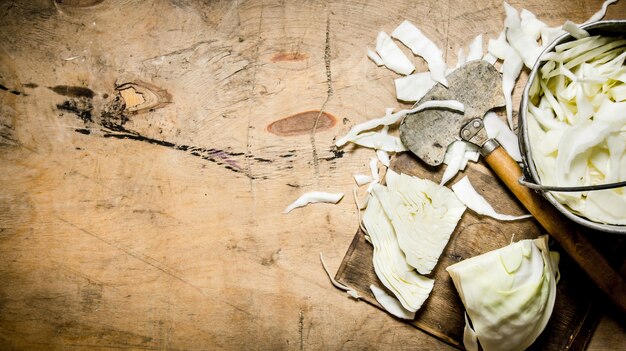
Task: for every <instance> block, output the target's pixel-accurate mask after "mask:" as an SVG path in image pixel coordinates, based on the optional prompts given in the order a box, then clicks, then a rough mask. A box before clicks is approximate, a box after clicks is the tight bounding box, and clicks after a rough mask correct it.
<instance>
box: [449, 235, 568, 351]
mask: <svg viewBox="0 0 626 351" xmlns="http://www.w3.org/2000/svg"><path fill="white" fill-rule="evenodd" d="M446 270H447V271H448V273H449V274H450V277H451V278H452V281H453V282H454V286H455V288H456V290H457V291H458V293H459V296H460V297H461V301H462V302H463V305H464V306H465V310H466V313H467V317H469V321H467V319H466V323H467V324H466V327H465V333H464V340H465V342H466V343H467V344H466V345H465V346H466V348H467V349H468V350H476V349H477V348H476V345H475V340H478V343H480V346H481V347H482V349H483V350H485V351H490V350H499V351H509V350H510V351H515V350H524V349H526V348H527V347H529V346H530V345H531V344H532V343H533V342H534V341H535V340H536V339H537V337H538V336H539V335H540V334H541V332H542V331H543V330H544V328H545V326H546V324H547V323H548V320H549V319H550V316H551V314H552V310H553V308H554V301H555V298H556V283H557V279H558V254H556V253H554V252H553V253H551V252H550V251H549V250H548V238H547V236H542V237H540V238H538V239H535V240H522V241H519V242H516V243H512V244H510V245H508V246H505V247H503V248H501V249H498V250H494V251H491V252H487V253H485V254H482V255H479V256H475V257H472V258H469V259H466V260H464V261H461V262H459V263H456V264H453V265H451V266H449V267H448V268H447V269H446ZM470 322H471V325H470Z"/></svg>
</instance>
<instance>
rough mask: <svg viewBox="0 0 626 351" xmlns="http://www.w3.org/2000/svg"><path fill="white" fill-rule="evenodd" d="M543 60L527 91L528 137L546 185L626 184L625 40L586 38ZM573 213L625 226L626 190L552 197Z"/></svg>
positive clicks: (599, 37) (555, 195)
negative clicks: (621, 182)
mask: <svg viewBox="0 0 626 351" xmlns="http://www.w3.org/2000/svg"><path fill="white" fill-rule="evenodd" d="M577 35H579V36H580V37H581V39H578V40H573V41H570V42H566V43H563V44H560V45H557V46H556V47H555V50H554V51H553V52H550V53H547V54H545V55H544V56H543V57H542V60H544V61H545V62H544V64H543V66H542V67H541V69H540V70H539V71H538V72H537V73H538V74H537V78H536V81H534V82H533V83H534V85H533V86H532V89H531V90H530V94H529V109H528V116H529V118H528V133H529V139H530V145H531V152H532V157H533V160H534V162H535V166H536V167H537V171H538V173H539V177H540V179H541V183H542V184H544V185H556V186H564V187H571V186H585V185H596V184H605V183H613V182H619V181H626V113H625V112H624V111H626V83H625V82H626V66H624V60H625V58H626V40H624V39H623V38H619V37H601V36H588V33H587V36H585V35H582V34H581V33H578V32H577ZM552 195H553V196H554V197H555V198H556V199H557V200H558V201H559V202H561V203H562V204H564V205H566V206H567V207H569V208H570V209H571V210H572V211H573V212H575V213H577V214H579V215H581V216H584V217H587V218H588V219H590V220H592V221H596V222H600V223H608V224H617V225H624V224H626V189H624V188H623V187H622V188H616V189H609V190H599V191H589V192H552Z"/></svg>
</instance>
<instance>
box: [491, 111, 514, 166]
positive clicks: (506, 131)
mask: <svg viewBox="0 0 626 351" xmlns="http://www.w3.org/2000/svg"><path fill="white" fill-rule="evenodd" d="M483 123H484V125H485V130H486V131H487V136H488V137H489V138H490V139H495V140H497V141H498V143H500V145H502V147H503V148H504V149H505V150H506V152H507V153H508V154H509V155H510V156H511V158H513V159H514V160H515V161H516V162H522V153H521V152H520V149H519V140H518V139H517V135H516V134H515V133H514V132H513V131H512V130H511V129H510V128H509V126H508V125H507V124H506V123H504V121H502V120H501V119H500V117H498V115H497V114H496V113H495V112H493V111H490V112H487V114H486V115H485V117H484V118H483Z"/></svg>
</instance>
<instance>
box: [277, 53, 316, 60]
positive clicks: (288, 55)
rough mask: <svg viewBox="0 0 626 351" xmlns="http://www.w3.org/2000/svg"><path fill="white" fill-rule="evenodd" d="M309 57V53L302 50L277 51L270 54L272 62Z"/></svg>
mask: <svg viewBox="0 0 626 351" xmlns="http://www.w3.org/2000/svg"><path fill="white" fill-rule="evenodd" d="M308 58H309V54H307V53H302V52H277V53H275V54H274V56H272V62H283V61H302V60H306V59H308Z"/></svg>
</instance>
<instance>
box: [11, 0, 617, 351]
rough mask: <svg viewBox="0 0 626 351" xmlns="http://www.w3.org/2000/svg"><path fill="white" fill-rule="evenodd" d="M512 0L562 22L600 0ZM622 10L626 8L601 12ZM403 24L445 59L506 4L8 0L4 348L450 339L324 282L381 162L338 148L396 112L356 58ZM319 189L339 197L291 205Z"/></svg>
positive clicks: (611, 339) (611, 334)
mask: <svg viewBox="0 0 626 351" xmlns="http://www.w3.org/2000/svg"><path fill="white" fill-rule="evenodd" d="M511 4H512V5H513V6H515V7H516V8H518V9H521V8H522V7H524V8H527V9H529V10H530V11H532V12H534V13H535V14H536V15H537V16H538V17H539V19H541V20H543V21H544V22H546V23H547V24H549V25H558V24H562V23H563V22H564V20H566V19H570V20H572V21H574V22H582V21H584V20H586V19H587V18H588V17H589V16H590V15H592V14H593V13H594V12H595V11H596V10H598V9H599V8H600V6H601V4H602V1H600V0H585V1H567V0H560V1H545V0H529V1H512V2H511ZM625 17H626V3H625V2H621V3H617V4H614V5H611V6H610V7H609V9H608V14H607V18H625ZM404 19H409V20H411V21H412V22H414V23H415V24H416V25H417V26H418V27H420V28H421V29H422V30H423V32H424V33H425V34H427V35H428V36H429V37H431V38H432V39H433V40H434V41H435V42H436V43H438V44H439V45H440V46H441V47H442V49H443V50H444V51H445V57H446V59H447V61H448V62H449V63H450V64H454V63H455V62H456V52H457V49H458V48H459V47H461V46H467V44H469V42H470V41H471V39H473V38H474V37H475V36H476V35H478V34H481V33H482V34H485V35H486V37H485V39H486V40H487V39H488V38H493V37H495V36H496V35H497V34H498V33H499V32H500V31H501V30H502V27H503V19H504V10H503V5H502V2H501V1H495V0H477V1H461V0H446V1H441V0H421V1H406V0H398V1H365V0H351V1H336V2H331V1H285V0H282V1H280V0H278V1H267V0H258V1H257V0H254V1H211V2H201V1H193V0H170V1H166V0H159V1H130V0H116V1H113V0H111V1H109V0H104V1H102V0H64V1H61V0H56V1H53V0H38V1H26V0H24V1H3V2H1V3H0V84H1V85H2V87H0V88H2V90H1V91H0V349H3V350H4V349H17V350H36V349H80V350H83V349H84V350H108V349H118V348H123V349H138V350H140V349H150V350H152V349H159V350H170V349H171V350H198V349H246V350H247V349H260V350H276V349H307V350H317V349H412V350H432V349H448V348H450V347H449V346H448V345H446V344H444V343H442V342H440V341H438V340H436V339H434V338H432V337H430V336H429V335H427V334H425V333H423V332H421V331H420V330H418V329H415V328H414V327H412V326H409V325H406V324H404V323H402V322H399V321H397V320H395V319H393V318H391V317H390V316H388V315H386V314H385V313H383V312H381V311H380V310H378V309H376V308H374V307H372V306H371V305H368V304H366V303H363V302H357V301H354V300H352V299H350V298H348V297H347V296H346V295H345V294H344V293H342V292H341V291H339V290H337V289H335V288H333V287H332V286H331V285H330V282H329V281H328V278H327V276H326V275H325V273H324V271H323V270H322V267H321V265H320V262H319V253H320V252H323V253H324V255H325V257H326V261H327V264H328V265H329V268H330V269H331V271H332V273H334V272H335V271H336V269H337V267H338V266H339V264H340V262H341V260H342V258H343V255H344V253H345V252H346V249H347V248H348V246H349V245H350V242H351V240H352V237H353V235H354V233H355V231H356V229H357V223H358V222H357V213H356V210H355V206H354V204H353V202H352V201H351V195H350V194H351V191H352V188H353V184H354V181H353V179H352V174H354V173H358V172H359V173H367V172H368V170H369V168H368V162H369V158H370V157H371V156H372V152H371V151H370V150H364V149H356V148H353V147H347V148H346V149H345V150H343V151H337V150H335V149H334V148H333V141H334V139H335V138H336V137H338V136H341V135H343V134H344V133H345V132H346V131H347V130H348V129H349V128H350V127H351V126H352V125H354V124H355V123H358V122H362V121H365V120H367V119H370V118H373V117H378V116H381V115H383V114H384V111H385V108H386V107H396V108H401V107H404V106H406V105H402V104H400V103H398V102H397V101H396V99H395V96H394V95H395V91H394V86H393V78H394V77H396V76H395V75H394V73H392V72H390V71H388V70H386V69H384V68H378V67H376V66H375V65H374V64H373V63H372V62H371V61H369V60H368V59H367V57H366V55H365V50H366V47H367V46H370V47H373V46H374V45H375V38H376V34H377V32H378V31H379V30H385V31H387V32H390V31H392V30H393V29H394V28H395V27H396V26H397V25H398V24H399V23H400V22H401V21H403V20H404ZM486 40H485V41H486ZM413 61H414V62H416V64H417V67H418V70H425V69H426V67H425V65H424V63H423V62H421V61H419V60H418V59H417V58H416V59H413ZM524 80H525V78H524V77H522V78H521V80H520V82H519V84H518V85H520V86H521V85H522V84H523V82H524ZM520 90H521V89H517V92H518V93H517V94H516V96H515V99H516V100H515V102H516V104H517V102H519V94H520V93H519V92H520ZM122 101H124V102H126V105H123V104H121V102H122ZM319 111H321V112H322V113H320V112H319ZM318 116H319V117H320V123H319V125H318V127H317V128H315V130H314V131H313V130H312V129H313V128H312V126H313V121H315V119H316V118H318ZM313 190H321V191H332V192H339V191H341V192H345V193H346V197H345V198H344V200H343V201H342V202H340V203H339V204H338V205H328V204H322V205H315V206H308V207H306V208H303V209H297V210H295V211H294V212H292V213H290V214H288V215H284V214H282V211H283V209H284V208H285V207H286V206H287V205H288V204H289V203H290V202H291V201H293V200H294V199H295V198H297V197H298V196H299V195H300V194H302V193H303V192H305V191H313ZM625 326H626V323H624V321H623V319H622V318H621V317H619V316H616V315H614V314H613V313H612V312H610V311H609V312H606V313H605V314H604V317H603V318H602V320H601V322H600V324H599V326H598V328H597V330H596V331H595V334H594V336H593V338H592V340H591V343H590V345H589V350H616V349H618V348H623V347H624V345H625V344H626V331H625V329H624V328H625Z"/></svg>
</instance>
